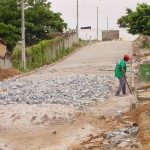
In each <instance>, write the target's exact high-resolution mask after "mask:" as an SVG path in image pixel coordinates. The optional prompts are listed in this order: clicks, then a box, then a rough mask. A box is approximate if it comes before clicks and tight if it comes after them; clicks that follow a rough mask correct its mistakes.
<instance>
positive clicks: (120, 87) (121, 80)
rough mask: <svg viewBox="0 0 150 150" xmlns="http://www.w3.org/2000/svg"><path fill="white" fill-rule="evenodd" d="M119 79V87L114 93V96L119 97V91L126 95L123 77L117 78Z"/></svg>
mask: <svg viewBox="0 0 150 150" xmlns="http://www.w3.org/2000/svg"><path fill="white" fill-rule="evenodd" d="M118 79H119V87H118V90H117V92H116V95H119V94H120V92H121V90H122V93H123V94H126V81H125V78H124V77H121V78H118Z"/></svg>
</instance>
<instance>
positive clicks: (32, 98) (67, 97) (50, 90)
mask: <svg viewBox="0 0 150 150" xmlns="http://www.w3.org/2000/svg"><path fill="white" fill-rule="evenodd" d="M0 84H1V88H2V89H5V91H1V92H0V104H13V103H21V104H24V103H26V104H39V103H53V104H65V105H74V106H81V105H89V104H91V103H92V101H93V100H95V99H98V98H104V97H106V96H107V95H108V94H110V93H111V92H112V90H113V77H111V76H109V75H74V76H73V75H72V76H65V77H51V78H49V79H45V80H44V79H43V80H40V81H31V80H25V79H17V78H11V79H8V80H4V81H3V82H0Z"/></svg>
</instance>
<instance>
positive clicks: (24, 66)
mask: <svg viewBox="0 0 150 150" xmlns="http://www.w3.org/2000/svg"><path fill="white" fill-rule="evenodd" d="M21 12H22V13H21V17H22V67H23V70H24V71H25V70H26V56H25V17H24V0H22V8H21Z"/></svg>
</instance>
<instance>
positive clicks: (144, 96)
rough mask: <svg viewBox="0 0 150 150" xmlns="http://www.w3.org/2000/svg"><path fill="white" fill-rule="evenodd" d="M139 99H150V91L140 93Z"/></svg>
mask: <svg viewBox="0 0 150 150" xmlns="http://www.w3.org/2000/svg"><path fill="white" fill-rule="evenodd" d="M137 99H138V100H140V101H144V100H148V101H150V92H143V93H140V94H138V95H137Z"/></svg>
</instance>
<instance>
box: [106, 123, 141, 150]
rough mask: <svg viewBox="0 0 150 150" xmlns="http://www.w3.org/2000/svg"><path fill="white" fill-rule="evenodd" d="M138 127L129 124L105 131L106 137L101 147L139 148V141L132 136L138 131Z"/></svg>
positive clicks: (129, 149) (127, 149)
mask: <svg viewBox="0 0 150 150" xmlns="http://www.w3.org/2000/svg"><path fill="white" fill-rule="evenodd" d="M138 129H139V128H138V127H137V126H134V124H133V125H131V126H129V127H126V128H120V129H115V130H114V131H109V132H106V133H105V136H106V139H105V140H104V141H103V148H104V149H105V150H108V149H113V148H114V149H115V147H117V148H120V149H122V148H125V149H126V150H131V149H132V148H141V146H142V145H141V143H140V142H138V140H137V139H136V138H134V136H135V135H136V134H137V132H138Z"/></svg>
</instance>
